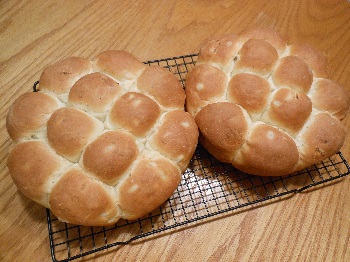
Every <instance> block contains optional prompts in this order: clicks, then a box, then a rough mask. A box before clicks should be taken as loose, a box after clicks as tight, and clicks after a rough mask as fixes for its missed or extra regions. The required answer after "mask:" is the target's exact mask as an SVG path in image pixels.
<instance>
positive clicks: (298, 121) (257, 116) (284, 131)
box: [185, 28, 350, 176]
mask: <svg viewBox="0 0 350 262" xmlns="http://www.w3.org/2000/svg"><path fill="white" fill-rule="evenodd" d="M327 76H328V75H327V59H326V58H325V56H324V55H323V54H322V53H321V52H320V51H319V50H317V49H315V48H312V47H311V46H309V45H301V44H294V45H287V42H286V41H285V40H284V39H283V38H282V37H281V36H280V35H279V34H278V33H277V32H275V31H273V30H269V29H258V28H254V29H250V30H246V31H244V32H242V33H241V34H240V35H238V36H235V35H225V36H218V37H217V38H211V39H209V40H208V41H207V42H205V43H204V44H203V46H202V47H201V49H200V52H199V56H198V60H197V63H196V66H195V67H194V68H193V69H192V70H191V71H190V72H189V73H188V75H187V79H186V87H185V89H186V95H187V101H186V109H187V111H188V112H189V113H190V114H191V115H192V116H193V117H194V118H195V120H196V123H197V125H198V127H199V131H200V138H199V139H200V142H201V143H202V145H203V146H204V147H205V148H206V149H207V150H208V151H209V152H210V153H211V154H212V155H213V156H215V157H216V158H217V159H218V160H220V161H223V162H228V163H231V164H232V165H233V166H235V167H236V168H238V169H240V170H242V171H244V172H247V173H250V174H255V175H262V176H281V175H287V174H290V173H293V172H296V171H298V170H301V169H303V168H305V167H307V166H309V165H313V164H316V163H318V162H319V161H321V160H323V159H325V158H328V157H330V156H332V155H333V154H335V153H336V152H337V151H338V150H339V149H340V148H341V146H342V145H343V143H344V139H345V135H346V132H345V129H344V126H343V125H342V123H341V121H342V120H343V119H344V118H345V117H346V115H347V113H348V111H349V104H350V98H349V95H348V94H347V92H346V90H345V89H344V88H343V87H341V86H339V85H338V84H336V83H334V82H333V81H331V80H329V79H327Z"/></svg>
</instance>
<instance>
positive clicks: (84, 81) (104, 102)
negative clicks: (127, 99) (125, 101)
mask: <svg viewBox="0 0 350 262" xmlns="http://www.w3.org/2000/svg"><path fill="white" fill-rule="evenodd" d="M121 94H122V88H121V87H120V86H119V84H118V83H117V82H115V81H114V80H113V79H111V78H110V77H108V76H107V75H105V74H102V73H100V72H95V73H91V74H88V75H86V76H83V77H82V78H80V79H79V80H78V81H77V82H75V84H74V85H73V86H72V88H71V90H70V92H69V95H68V104H69V105H72V106H76V107H77V108H80V109H82V110H84V111H86V112H88V113H92V114H93V113H105V112H106V111H107V110H108V109H109V107H110V106H111V104H112V103H113V102H114V100H115V99H116V98H117V97H118V96H119V95H121Z"/></svg>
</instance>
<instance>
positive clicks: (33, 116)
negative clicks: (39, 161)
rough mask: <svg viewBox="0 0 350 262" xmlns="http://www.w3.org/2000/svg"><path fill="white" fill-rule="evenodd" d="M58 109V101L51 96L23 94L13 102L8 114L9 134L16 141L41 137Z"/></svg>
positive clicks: (7, 125) (36, 93)
mask: <svg viewBox="0 0 350 262" xmlns="http://www.w3.org/2000/svg"><path fill="white" fill-rule="evenodd" d="M58 108H59V104H58V103H57V100H56V99H54V98H53V97H51V96H49V95H46V94H42V93H38V92H35V93H34V92H33V93H25V94H22V95H21V96H19V97H18V98H17V99H16V100H15V101H14V102H13V104H12V105H11V107H10V110H9V112H8V114H7V118H6V129H7V132H8V133H9V135H10V137H11V138H12V139H13V140H15V141H18V140H19V139H21V138H30V137H34V138H37V137H40V134H39V133H40V131H43V130H42V129H43V128H45V127H46V123H47V120H48V119H49V118H50V116H51V114H52V113H53V112H54V111H55V110H56V109H58Z"/></svg>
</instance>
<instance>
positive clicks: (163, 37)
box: [0, 0, 350, 261]
mask: <svg viewBox="0 0 350 262" xmlns="http://www.w3.org/2000/svg"><path fill="white" fill-rule="evenodd" d="M254 26H264V27H268V28H273V29H276V30H278V31H279V32H280V33H281V34H282V35H283V36H285V37H286V39H288V42H289V43H296V42H301V43H308V44H311V45H313V46H315V47H317V48H319V49H320V50H321V51H322V52H323V53H324V54H326V56H327V57H328V60H329V69H330V76H329V78H330V79H332V80H334V81H336V82H338V83H339V84H341V85H343V86H344V87H345V88H346V89H347V90H348V91H349V92H350V44H349V43H350V3H349V1H346V0H333V1H329V0H311V1H280V0H250V1H209V0H207V1H188V0H181V1H180V0H179V1H174V0H169V1H129V0H128V1H96V0H93V1H92V0H91V1H52V0H45V1H44V0H37V1H17V0H16V1H15V0H14V1H1V2H0V50H1V52H0V92H1V94H0V99H1V108H0V121H1V124H0V126H1V130H0V147H1V153H0V154H1V155H0V160H1V163H0V171H1V174H0V212H1V217H0V223H1V224H0V225H1V226H0V260H1V261H50V260H51V256H50V249H49V240H48V231H47V223H46V214H45V209H44V208H43V207H41V206H39V205H37V204H35V203H34V202H32V201H30V200H28V199H27V198H26V197H24V196H23V195H22V194H21V193H19V192H18V191H17V189H16V187H15V186H14V184H13V183H12V180H11V177H10V175H9V172H8V169H7V167H6V159H7V155H8V151H9V149H10V147H11V145H12V142H11V140H10V138H9V136H8V134H7V132H6V129H5V118H6V114H7V111H8V109H9V106H10V105H11V103H12V102H13V101H14V99H15V98H16V97H17V96H18V95H20V94H22V93H24V92H28V91H31V88H32V83H34V82H35V81H36V80H38V78H39V76H40V73H41V71H42V69H43V67H44V66H46V65H48V64H51V63H53V62H56V61H58V60H61V59H62V58H64V57H67V56H82V57H85V58H89V59H93V58H94V57H95V56H96V55H97V54H98V53H99V52H101V51H104V50H107V49H124V50H127V51H129V52H131V53H133V54H134V55H135V56H137V57H138V58H139V59H140V60H142V61H146V60H151V59H157V58H164V57H173V56H179V55H184V54H190V53H196V52H198V50H199V46H200V44H201V42H202V41H203V40H204V39H206V38H208V37H210V36H213V35H217V34H224V33H239V32H241V31H242V30H244V29H246V28H249V27H254ZM349 118H350V117H348V118H347V119H346V120H345V121H344V123H345V125H346V127H347V129H349V127H350V120H349ZM341 152H342V154H343V155H344V156H345V158H346V160H347V161H348V162H350V134H348V135H347V138H346V142H345V144H344V146H343V148H342V149H341ZM349 188H350V178H349V177H346V178H344V179H342V180H341V181H340V182H338V183H334V184H331V185H328V186H322V187H320V188H317V190H313V191H311V192H307V193H303V194H296V195H295V196H293V197H291V198H288V199H285V200H283V201H276V202H273V203H270V204H267V205H262V206H256V207H255V208H251V209H249V210H243V211H241V212H235V213H234V214H230V215H227V216H222V217H218V218H216V219H211V220H210V221H208V222H205V223H201V224H196V225H192V226H189V227H186V229H181V228H180V229H179V230H176V231H171V232H168V233H162V234H159V235H157V236H155V237H152V238H147V239H143V240H138V241H136V242H133V243H132V244H130V245H126V246H120V247H116V248H112V249H110V250H107V251H103V252H100V253H98V254H95V255H90V256H88V257H86V259H85V260H87V261H94V260H98V261H112V260H116V261H134V260H142V261H171V260H174V261H188V260H192V261H219V260H221V261H228V260H229V261H255V260H259V261H350V201H349V200H350V190H349Z"/></svg>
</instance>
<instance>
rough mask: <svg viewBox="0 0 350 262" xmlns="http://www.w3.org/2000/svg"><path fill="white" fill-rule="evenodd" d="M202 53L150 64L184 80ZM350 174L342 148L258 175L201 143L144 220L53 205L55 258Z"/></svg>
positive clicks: (51, 234)
mask: <svg viewBox="0 0 350 262" xmlns="http://www.w3.org/2000/svg"><path fill="white" fill-rule="evenodd" d="M196 58H197V55H196V54H191V55H186V56H179V57H173V58H165V59H160V60H152V61H148V62H146V64H149V65H151V64H158V65H160V66H163V67H166V68H168V69H169V70H170V71H171V72H172V73H174V74H175V75H176V76H177V77H178V78H179V81H180V82H181V83H182V85H184V80H185V77H186V74H187V72H188V71H189V70H190V69H191V68H192V67H193V66H194V64H195V61H196ZM36 85H37V83H36V84H34V90H36ZM349 173H350V168H349V165H348V163H347V162H346V160H345V159H344V157H343V156H342V154H341V153H340V152H339V153H337V154H336V155H334V156H332V157H331V158H329V159H326V160H324V161H322V162H321V163H318V164H317V165H313V166H310V167H308V168H306V169H305V170H302V171H299V172H296V173H294V174H291V175H288V176H283V177H259V176H252V175H248V174H245V173H242V172H240V171H238V170H236V169H235V168H234V167H233V166H232V165H229V164H225V163H222V162H219V161H218V160H216V159H215V158H214V157H212V156H211V155H210V154H209V153H208V152H207V151H206V150H205V149H204V148H203V147H201V146H200V145H199V146H198V147H197V150H196V152H195V154H194V156H193V158H192V160H191V162H190V165H189V167H188V169H187V170H186V172H185V173H184V174H183V176H182V181H181V183H180V185H179V186H178V188H177V190H176V191H175V192H174V194H173V195H172V197H170V198H169V199H168V200H167V202H166V203H164V204H163V205H162V206H160V207H159V208H158V209H156V210H155V211H153V212H152V213H150V214H149V215H147V216H145V217H143V218H141V219H138V220H136V221H127V220H120V221H119V222H118V223H116V224H115V225H114V226H110V227H86V226H77V225H72V224H66V223H63V222H60V221H59V220H58V219H57V218H56V217H55V216H54V215H53V214H52V213H51V212H50V210H49V209H47V210H46V212H47V223H48V231H49V239H50V249H51V254H52V259H53V261H71V260H74V259H77V258H81V257H84V256H87V255H89V254H92V253H96V252H100V251H102V250H105V249H109V248H112V247H115V246H118V245H125V244H128V243H130V242H132V241H134V240H137V239H140V238H146V237H148V236H151V235H154V234H157V233H161V232H164V231H169V230H171V229H175V228H181V229H182V228H186V227H187V226H189V225H193V224H194V223H195V222H200V221H202V222H205V221H209V218H210V217H214V216H219V215H220V214H224V213H226V214H229V213H230V212H231V213H234V212H233V211H234V210H237V209H240V210H242V209H244V208H247V207H252V208H253V207H255V206H259V205H261V204H263V203H269V202H271V201H273V200H276V201H277V200H285V198H286V197H287V196H291V195H293V194H295V193H298V192H303V191H305V190H307V189H309V188H311V187H315V186H320V185H322V184H325V183H327V184H329V182H330V181H335V180H339V179H340V178H342V177H344V176H347V175H349Z"/></svg>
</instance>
